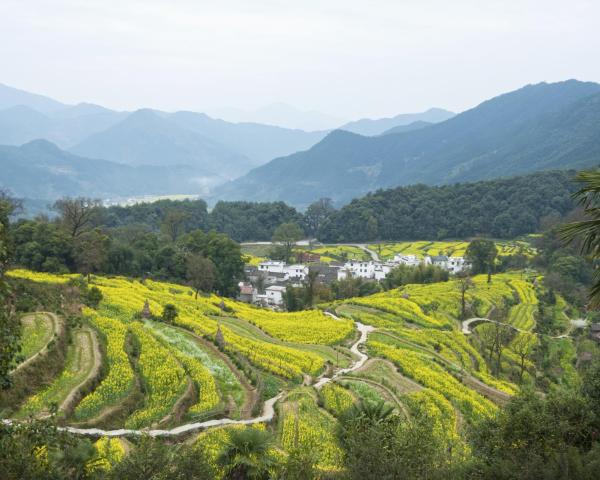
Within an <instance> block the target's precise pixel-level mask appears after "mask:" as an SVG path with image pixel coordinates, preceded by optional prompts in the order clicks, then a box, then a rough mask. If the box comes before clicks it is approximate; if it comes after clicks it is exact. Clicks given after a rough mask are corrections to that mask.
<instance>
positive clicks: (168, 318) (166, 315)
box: [160, 303, 179, 324]
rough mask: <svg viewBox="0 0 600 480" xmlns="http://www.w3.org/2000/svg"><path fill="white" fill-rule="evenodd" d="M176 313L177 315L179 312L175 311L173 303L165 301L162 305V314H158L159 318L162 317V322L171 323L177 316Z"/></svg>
mask: <svg viewBox="0 0 600 480" xmlns="http://www.w3.org/2000/svg"><path fill="white" fill-rule="evenodd" d="M177 315H179V312H178V311H177V307H176V306H175V305H173V304H172V303H167V304H166V305H165V306H164V307H163V311H162V315H161V316H160V318H161V319H162V321H163V322H165V323H171V324H172V323H175V319H176V318H177Z"/></svg>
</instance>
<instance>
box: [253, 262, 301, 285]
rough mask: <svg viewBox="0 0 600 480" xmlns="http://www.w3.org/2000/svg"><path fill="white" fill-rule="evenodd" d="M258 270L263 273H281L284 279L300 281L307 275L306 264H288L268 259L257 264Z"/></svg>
mask: <svg viewBox="0 0 600 480" xmlns="http://www.w3.org/2000/svg"><path fill="white" fill-rule="evenodd" d="M258 271H259V272H263V273H265V274H267V275H268V274H272V273H275V274H278V273H279V274H283V280H284V281H288V280H291V281H294V280H295V281H302V280H304V278H305V277H306V275H308V266H307V265H302V264H299V263H298V264H294V265H288V264H287V263H285V262H278V261H273V260H268V261H266V262H261V263H259V264H258Z"/></svg>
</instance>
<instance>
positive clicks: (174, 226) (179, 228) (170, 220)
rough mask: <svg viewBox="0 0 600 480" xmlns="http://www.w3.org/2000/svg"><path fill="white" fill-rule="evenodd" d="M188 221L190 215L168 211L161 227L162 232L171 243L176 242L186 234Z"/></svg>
mask: <svg viewBox="0 0 600 480" xmlns="http://www.w3.org/2000/svg"><path fill="white" fill-rule="evenodd" d="M187 219H188V215H187V214H186V213H185V212H183V211H181V210H176V209H170V210H167V212H166V213H165V216H164V217H163V220H162V222H161V225H160V227H161V230H162V231H163V233H164V234H165V235H166V236H167V237H168V238H169V239H170V240H171V242H175V241H176V240H177V239H178V238H179V236H180V235H181V234H182V233H183V232H184V227H185V222H186V220H187Z"/></svg>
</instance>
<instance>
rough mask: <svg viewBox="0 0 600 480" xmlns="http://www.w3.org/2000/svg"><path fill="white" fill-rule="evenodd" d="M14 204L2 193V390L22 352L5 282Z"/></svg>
mask: <svg viewBox="0 0 600 480" xmlns="http://www.w3.org/2000/svg"><path fill="white" fill-rule="evenodd" d="M14 205H15V204H14V203H13V202H12V201H11V199H10V198H9V197H8V196H6V195H4V194H2V193H1V192H0V390H3V389H6V388H8V387H9V386H10V385H11V378H10V371H11V370H12V369H13V367H14V366H15V364H16V362H17V360H18V354H19V352H20V351H21V347H20V337H21V328H20V322H19V320H18V318H17V317H16V315H14V314H13V311H12V302H11V301H10V295H11V294H10V291H9V289H8V285H7V284H6V282H5V280H4V272H5V270H6V268H7V266H8V264H9V262H10V259H11V253H12V252H11V248H10V243H9V237H8V229H9V216H10V214H11V213H12V212H13V211H14Z"/></svg>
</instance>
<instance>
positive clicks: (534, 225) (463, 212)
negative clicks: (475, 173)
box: [318, 171, 575, 242]
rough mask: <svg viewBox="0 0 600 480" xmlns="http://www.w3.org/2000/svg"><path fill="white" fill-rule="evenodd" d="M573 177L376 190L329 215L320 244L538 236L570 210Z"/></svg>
mask: <svg viewBox="0 0 600 480" xmlns="http://www.w3.org/2000/svg"><path fill="white" fill-rule="evenodd" d="M573 175H574V172H569V171H567V172H560V171H555V172H541V173H534V174H531V175H526V176H522V177H513V178H507V179H501V180H492V181H482V182H475V183H463V184H456V185H444V186H441V187H428V186H425V185H413V186H408V187H398V188H394V189H390V190H379V191H377V192H375V193H372V194H369V195H366V196H365V197H363V198H360V199H357V200H354V201H352V202H351V203H350V204H349V205H346V206H345V207H343V208H342V209H341V210H339V211H336V212H334V213H332V215H331V216H330V217H329V219H328V220H327V221H326V222H325V223H324V224H323V226H322V227H321V229H320V231H319V234H318V237H319V239H320V240H321V241H324V242H358V241H368V240H413V239H427V240H435V239H442V238H465V237H469V236H473V235H489V236H492V237H498V238H514V237H515V236H517V235H522V234H524V233H531V232H535V231H537V229H538V227H539V225H540V220H541V219H542V218H544V217H546V216H557V217H558V216H561V215H564V214H565V213H567V212H568V211H570V210H572V209H573V208H574V206H575V205H574V203H573V201H572V200H571V193H572V192H573V191H575V183H574V182H573V180H572V178H573Z"/></svg>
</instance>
